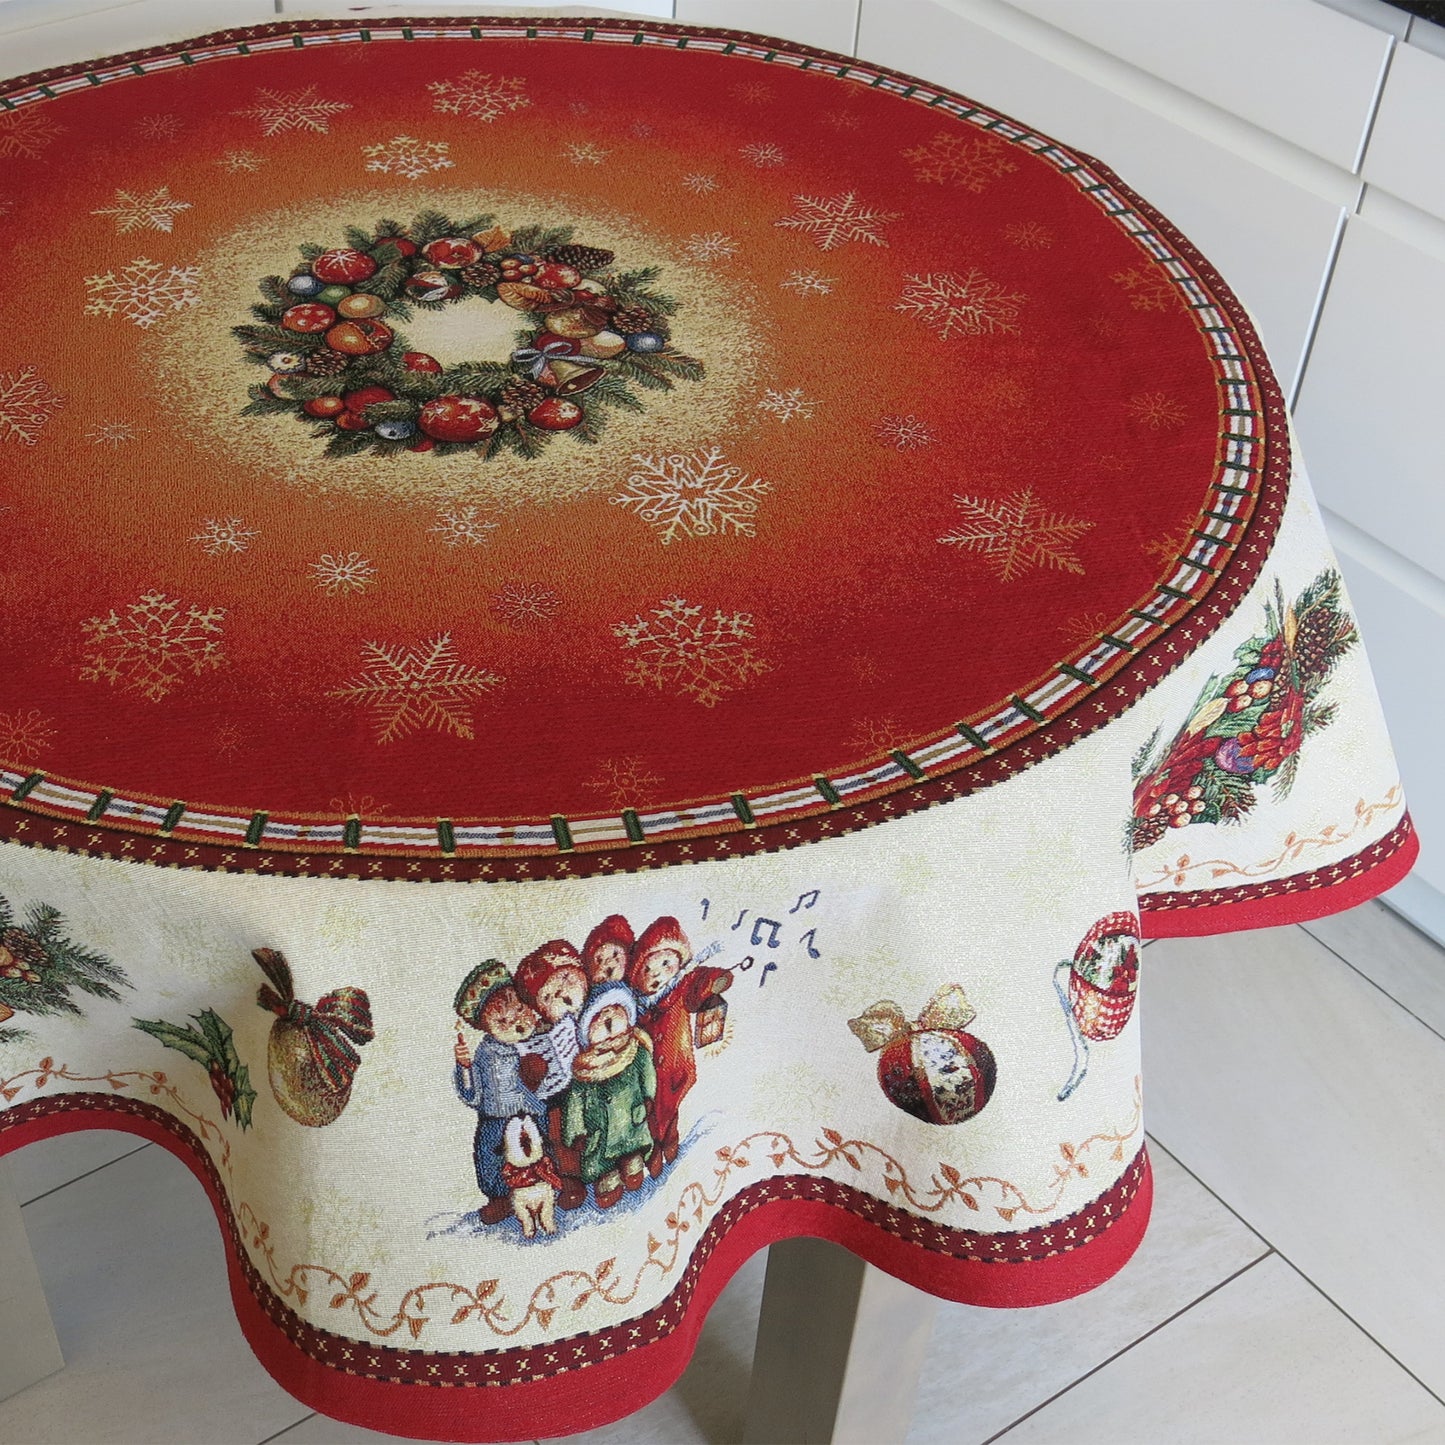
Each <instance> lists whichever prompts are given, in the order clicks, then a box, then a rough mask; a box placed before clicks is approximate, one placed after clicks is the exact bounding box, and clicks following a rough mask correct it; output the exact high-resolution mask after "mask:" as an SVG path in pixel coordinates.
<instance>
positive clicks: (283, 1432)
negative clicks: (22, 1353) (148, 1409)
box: [256, 0, 316, 1445]
mask: <svg viewBox="0 0 1445 1445" xmlns="http://www.w3.org/2000/svg"><path fill="white" fill-rule="evenodd" d="M280 3H281V0H276V4H277V5H278V6H279V5H280ZM315 1418H316V1411H315V1410H308V1411H307V1412H306V1414H304V1415H303V1416H302V1417H301V1418H300V1419H299V1420H293V1421H292V1422H291V1423H290V1424H289V1425H284V1426H282V1428H281V1429H279V1430H278V1431H276V1433H275V1434H274V1435H268V1436H266V1438H265V1439H264V1440H258V1441H257V1442H256V1445H271V1442H272V1441H273V1440H281V1439H283V1438H284V1437H285V1436H287V1435H289V1434H290V1433H291V1432H292V1431H293V1430H294V1429H295V1428H296V1427H297V1426H298V1425H304V1424H305V1423H306V1422H307V1421H308V1420H314V1419H315Z"/></svg>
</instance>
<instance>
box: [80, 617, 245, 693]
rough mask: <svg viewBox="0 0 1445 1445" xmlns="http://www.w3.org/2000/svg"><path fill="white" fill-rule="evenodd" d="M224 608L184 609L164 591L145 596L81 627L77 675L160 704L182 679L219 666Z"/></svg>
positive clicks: (221, 660)
mask: <svg viewBox="0 0 1445 1445" xmlns="http://www.w3.org/2000/svg"><path fill="white" fill-rule="evenodd" d="M225 615H226V609H225V608H224V607H198V606H196V605H195V604H194V603H192V604H190V605H188V606H187V605H183V604H182V603H181V602H180V601H179V600H178V599H176V598H173V597H167V596H166V595H165V593H164V592H145V593H142V594H141V596H140V598H139V599H138V600H137V601H135V602H131V603H128V604H127V605H126V607H125V609H124V611H123V612H122V611H117V610H116V609H115V608H112V609H111V610H110V612H108V613H107V614H106V615H105V616H104V617H90V618H87V619H86V620H85V621H84V622H82V623H81V624H80V626H81V631H82V632H83V633H84V634H85V638H86V641H85V652H84V662H83V664H82V666H81V669H80V676H81V678H82V680H84V681H86V682H108V683H110V685H111V686H112V687H120V688H124V689H126V690H127V691H130V692H138V693H141V694H142V695H143V696H145V697H148V698H150V700H151V701H152V702H159V701H160V700H161V699H162V698H163V697H165V696H166V695H167V694H169V693H170V692H171V691H172V690H173V689H174V688H175V687H176V685H177V684H178V683H179V682H180V681H181V680H182V679H183V678H184V677H185V676H186V674H188V673H189V674H192V675H194V676H199V675H200V674H201V673H203V672H205V671H207V670H208V669H210V668H217V667H220V666H221V665H222V663H223V662H224V661H225V659H224V658H223V657H222V655H221V642H220V637H221V620H222V618H224V617H225Z"/></svg>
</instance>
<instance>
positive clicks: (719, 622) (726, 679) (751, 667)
mask: <svg viewBox="0 0 1445 1445" xmlns="http://www.w3.org/2000/svg"><path fill="white" fill-rule="evenodd" d="M612 631H613V632H614V633H615V634H616V636H617V637H618V638H619V639H620V641H621V643H622V646H623V649H624V650H625V651H627V652H629V653H631V654H633V655H632V656H631V657H629V659H628V661H629V664H630V665H629V669H628V675H627V680H628V682H630V683H632V684H633V685H634V686H636V687H655V688H656V689H657V690H658V691H659V692H670V693H675V694H681V695H682V696H684V697H690V698H693V699H695V700H696V701H697V702H699V703H701V704H702V705H703V707H716V706H717V704H718V703H719V702H720V701H721V700H722V699H723V698H724V697H726V696H727V694H728V693H730V692H735V691H736V690H737V689H738V688H740V687H742V686H744V685H745V684H746V683H747V682H749V681H751V680H752V679H753V678H755V677H759V676H761V675H762V674H763V673H765V672H768V671H770V670H771V667H772V664H771V663H768V662H766V661H764V659H763V658H761V657H759V656H758V654H757V653H756V652H755V651H754V650H753V648H752V647H750V646H749V645H748V644H749V642H750V641H751V639H752V635H753V617H752V614H751V613H750V612H723V611H722V610H721V609H715V610H714V611H713V612H711V613H708V612H706V611H705V610H704V609H703V608H701V607H697V606H694V605H693V604H692V603H690V602H688V601H687V599H686V598H683V597H670V598H668V599H667V600H666V601H665V602H662V603H660V604H659V605H658V606H656V607H654V608H653V609H652V615H651V616H650V617H643V616H642V615H641V614H639V615H638V616H637V617H635V618H634V619H633V620H632V621H631V622H619V623H617V624H616V625H615V626H614V627H613V629H612Z"/></svg>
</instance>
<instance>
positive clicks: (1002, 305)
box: [893, 270, 1028, 339]
mask: <svg viewBox="0 0 1445 1445" xmlns="http://www.w3.org/2000/svg"><path fill="white" fill-rule="evenodd" d="M1027 300H1028V297H1027V296H1021V295H1019V294H1018V293H1017V292H1015V291H1005V290H1004V289H1003V287H1002V286H1000V285H999V284H998V283H997V282H995V281H990V280H989V279H988V277H986V276H985V275H983V274H982V273H981V272H979V271H974V270H970V271H968V272H966V273H964V274H960V273H959V272H956V271H931V272H929V273H928V274H927V275H923V276H909V277H907V284H906V285H905V286H904V288H903V294H902V295H901V296H900V297H899V298H898V301H897V304H896V305H895V306H894V308H893V309H894V310H895V311H903V312H907V313H911V314H912V315H914V316H916V317H917V318H918V319H919V320H920V321H922V322H924V323H925V324H926V325H929V326H933V327H936V328H937V331H938V335H939V336H941V337H943V338H945V339H947V338H948V337H950V336H953V335H954V334H955V333H957V334H959V335H963V336H982V335H984V334H985V333H986V332H994V331H1006V332H1012V333H1014V334H1017V332H1018V329H1019V328H1018V316H1019V307H1020V306H1022V305H1023V303H1024V302H1025V301H1027Z"/></svg>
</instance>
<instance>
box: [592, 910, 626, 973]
mask: <svg viewBox="0 0 1445 1445" xmlns="http://www.w3.org/2000/svg"><path fill="white" fill-rule="evenodd" d="M605 943H615V944H618V945H619V946H620V947H621V949H622V952H623V953H624V954H629V953H631V951H632V943H633V934H632V925H631V924H630V923H629V922H628V921H627V920H626V919H625V918H624V917H623V916H622V915H621V914H620V913H609V914H608V915H607V917H606V918H604V919H603V920H602V922H601V923H599V924H598V925H597V927H596V928H594V929H593V930H592V932H591V933H589V934H588V935H587V942H586V943H584V944H583V945H582V958H583V961H584V963H586V964H588V965H590V964H591V963H592V960H593V957H594V956H595V955H596V952H597V950H598V949H599V948H601V947H602V945H603V944H605ZM587 972H588V976H589V977H591V972H592V970H591V968H590V967H589V968H588V970H587Z"/></svg>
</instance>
